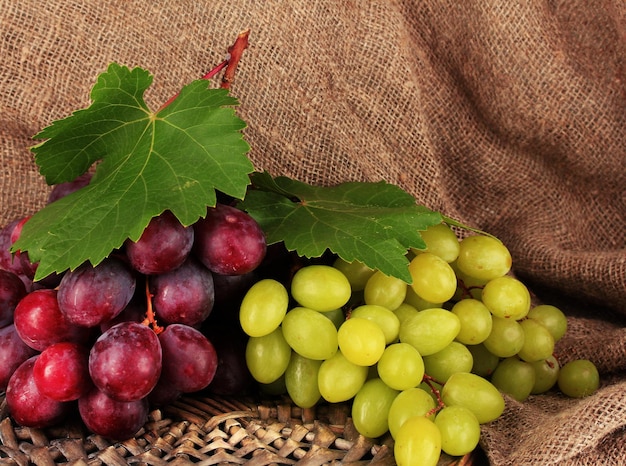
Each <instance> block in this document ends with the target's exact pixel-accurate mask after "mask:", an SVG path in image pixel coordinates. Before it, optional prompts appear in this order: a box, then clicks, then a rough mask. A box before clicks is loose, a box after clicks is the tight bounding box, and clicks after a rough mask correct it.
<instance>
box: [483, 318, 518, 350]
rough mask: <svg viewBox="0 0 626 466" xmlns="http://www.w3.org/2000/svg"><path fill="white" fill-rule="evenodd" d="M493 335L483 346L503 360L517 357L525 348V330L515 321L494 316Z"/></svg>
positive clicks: (490, 335)
mask: <svg viewBox="0 0 626 466" xmlns="http://www.w3.org/2000/svg"><path fill="white" fill-rule="evenodd" d="M492 319H493V322H492V327H491V333H490V334H489V336H488V337H487V339H486V340H485V341H483V345H485V348H487V349H488V350H489V351H490V352H492V353H493V354H495V355H496V356H499V357H501V358H508V357H510V356H515V355H516V354H517V353H519V351H520V350H521V349H522V347H523V346H524V330H523V329H522V326H521V325H520V323H519V322H518V321H516V320H513V319H505V318H503V317H496V316H493V318H492Z"/></svg>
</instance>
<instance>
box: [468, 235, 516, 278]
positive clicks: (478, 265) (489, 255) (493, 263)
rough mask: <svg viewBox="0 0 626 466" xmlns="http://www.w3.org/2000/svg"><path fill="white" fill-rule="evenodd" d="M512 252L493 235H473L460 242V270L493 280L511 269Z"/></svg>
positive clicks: (471, 275) (475, 276) (470, 274)
mask: <svg viewBox="0 0 626 466" xmlns="http://www.w3.org/2000/svg"><path fill="white" fill-rule="evenodd" d="M512 262H513V261H512V258H511V253H510V252H509V250H508V249H507V247H506V246H505V245H504V244H502V242H501V241H500V240H498V239H496V238H493V237H491V236H484V235H473V236H468V237H466V238H463V239H462V240H461V242H460V249H459V257H458V258H457V260H456V263H457V266H458V267H459V270H461V272H463V273H464V274H466V275H468V276H470V277H474V278H477V279H479V280H493V279H494V278H497V277H502V276H504V275H506V274H507V273H508V272H509V270H510V269H511V264H512Z"/></svg>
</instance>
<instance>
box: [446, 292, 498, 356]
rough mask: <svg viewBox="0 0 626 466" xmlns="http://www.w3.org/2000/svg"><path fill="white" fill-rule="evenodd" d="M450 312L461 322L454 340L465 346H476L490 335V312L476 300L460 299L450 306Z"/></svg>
mask: <svg viewBox="0 0 626 466" xmlns="http://www.w3.org/2000/svg"><path fill="white" fill-rule="evenodd" d="M451 312H452V313H453V314H455V315H456V316H457V317H458V318H459V321H461V330H459V334H458V335H457V336H456V339H457V340H458V341H460V342H461V343H463V344H466V345H477V344H479V343H482V342H483V341H485V340H486V339H487V337H488V336H489V334H490V333H491V326H492V323H493V321H492V319H491V312H489V309H487V306H485V305H484V304H483V303H482V302H480V301H479V300H477V299H462V300H461V301H458V302H457V303H456V304H455V305H454V306H452V309H451Z"/></svg>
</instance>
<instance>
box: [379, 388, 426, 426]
mask: <svg viewBox="0 0 626 466" xmlns="http://www.w3.org/2000/svg"><path fill="white" fill-rule="evenodd" d="M413 416H425V417H428V418H429V419H430V420H431V421H432V420H434V419H435V400H434V398H433V397H432V395H431V393H430V391H425V390H423V389H421V388H418V387H414V388H409V389H408V390H403V391H401V392H400V393H398V395H397V396H396V397H395V398H394V400H393V403H391V407H390V408H389V415H388V424H389V433H391V436H392V437H393V438H396V435H397V434H398V430H400V427H402V424H404V421H406V420H407V419H409V418H411V417H413Z"/></svg>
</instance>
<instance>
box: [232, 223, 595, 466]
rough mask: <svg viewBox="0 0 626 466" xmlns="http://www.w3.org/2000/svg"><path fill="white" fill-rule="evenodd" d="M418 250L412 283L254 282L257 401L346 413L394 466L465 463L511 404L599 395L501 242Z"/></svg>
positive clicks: (446, 238)
mask: <svg viewBox="0 0 626 466" xmlns="http://www.w3.org/2000/svg"><path fill="white" fill-rule="evenodd" d="M422 237H423V239H424V241H425V243H426V248H424V249H420V250H417V249H411V250H410V251H408V254H407V259H408V260H409V266H408V267H409V271H410V274H411V278H412V283H411V284H407V283H406V282H404V281H402V280H400V279H399V278H395V277H391V276H387V275H384V274H382V273H381V272H380V271H377V270H373V269H370V268H369V267H367V266H365V265H364V264H363V263H362V262H359V261H356V260H355V261H351V262H348V261H345V260H343V259H341V258H339V257H331V258H329V260H326V261H321V262H320V261H316V262H313V261H309V262H308V263H307V262H305V263H304V264H302V265H301V267H299V268H297V269H296V270H295V272H294V273H293V274H291V275H290V276H289V277H288V279H287V280H282V281H281V280H276V279H272V278H264V279H261V280H258V281H257V282H255V283H254V284H253V285H252V286H251V287H250V288H249V289H248V291H247V292H246V294H245V296H244V298H243V300H242V302H241V305H240V310H239V319H240V323H241V327H242V329H243V330H244V332H245V333H246V334H247V336H248V340H247V344H246V352H245V358H246V364H247V366H248V369H249V370H250V373H251V375H252V377H253V378H254V380H255V381H256V382H257V384H258V387H259V390H260V391H261V392H264V393H268V394H281V395H283V396H288V397H290V398H291V400H292V401H293V402H294V403H295V404H296V405H298V406H300V407H302V408H312V407H314V406H316V405H317V404H320V403H349V404H350V407H351V417H352V421H353V423H354V426H355V428H356V429H357V431H358V432H359V433H360V434H362V435H363V436H365V437H369V438H382V437H384V436H386V435H390V436H391V438H392V439H393V445H394V455H395V460H396V462H397V464H399V465H401V466H402V465H433V466H434V465H436V464H437V462H438V461H439V459H440V456H441V453H442V452H445V453H446V454H448V455H451V456H464V455H466V454H468V453H470V452H472V451H473V450H474V449H475V448H476V447H477V446H478V443H479V441H480V432H481V425H483V424H487V423H489V422H492V421H494V420H496V419H498V418H499V417H500V416H501V415H502V413H503V412H504V410H505V407H506V400H507V399H511V400H517V401H520V402H523V401H524V400H526V399H527V398H528V397H529V396H536V395H540V394H542V393H545V392H548V391H550V390H554V391H557V390H558V391H560V392H561V393H562V394H563V395H565V396H570V397H583V396H587V395H590V394H592V393H593V392H595V390H596V389H597V388H598V386H599V375H598V371H597V369H596V367H595V365H594V364H593V362H591V361H588V360H575V361H570V362H568V363H567V364H565V365H564V366H563V367H560V363H559V360H558V359H557V357H556V356H555V354H554V353H555V349H554V348H555V343H556V342H557V341H558V340H559V339H560V338H561V337H562V336H563V335H564V334H565V332H566V330H567V318H566V316H565V314H564V313H563V312H562V311H561V310H560V309H559V308H557V307H555V306H552V305H548V304H539V305H533V303H532V300H531V295H530V292H529V290H528V288H527V287H526V286H525V285H524V283H522V282H521V281H520V280H519V279H517V278H516V277H515V276H514V275H513V273H512V272H511V266H512V258H511V254H510V252H509V250H508V248H507V247H506V246H505V245H504V244H503V243H502V242H501V241H500V240H498V239H497V238H495V237H493V236H488V235H486V234H481V233H476V232H474V233H472V234H470V235H469V236H465V237H462V238H460V237H458V236H457V234H456V232H455V231H454V230H453V229H452V228H451V227H450V226H449V225H448V224H446V223H441V224H437V225H434V226H431V227H429V228H428V229H426V230H425V231H423V232H422Z"/></svg>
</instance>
